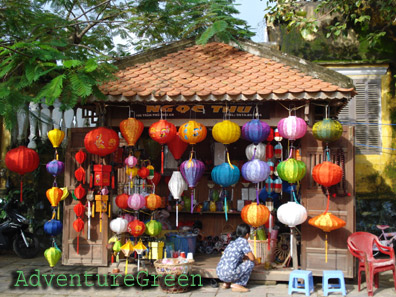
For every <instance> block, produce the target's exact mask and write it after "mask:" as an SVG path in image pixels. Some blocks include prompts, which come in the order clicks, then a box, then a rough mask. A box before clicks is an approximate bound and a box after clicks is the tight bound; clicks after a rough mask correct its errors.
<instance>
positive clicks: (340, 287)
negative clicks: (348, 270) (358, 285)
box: [322, 270, 346, 296]
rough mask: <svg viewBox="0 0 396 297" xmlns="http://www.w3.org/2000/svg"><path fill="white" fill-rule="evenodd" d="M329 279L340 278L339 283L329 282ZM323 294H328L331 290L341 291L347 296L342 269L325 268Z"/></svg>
mask: <svg viewBox="0 0 396 297" xmlns="http://www.w3.org/2000/svg"><path fill="white" fill-rule="evenodd" d="M329 279H338V280H339V282H338V284H329ZM322 287H323V296H327V295H328V294H329V292H341V293H342V295H343V296H346V288H345V279H344V273H343V272H342V271H341V270H325V271H323V279H322Z"/></svg>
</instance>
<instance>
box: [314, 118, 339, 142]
mask: <svg viewBox="0 0 396 297" xmlns="http://www.w3.org/2000/svg"><path fill="white" fill-rule="evenodd" d="M312 134H313V136H314V137H315V138H316V139H318V140H321V141H323V142H333V141H336V140H338V139H339V138H340V137H341V135H342V125H341V124H340V122H338V121H336V120H332V119H328V118H326V119H323V120H322V121H319V122H317V123H315V124H314V125H313V127H312Z"/></svg>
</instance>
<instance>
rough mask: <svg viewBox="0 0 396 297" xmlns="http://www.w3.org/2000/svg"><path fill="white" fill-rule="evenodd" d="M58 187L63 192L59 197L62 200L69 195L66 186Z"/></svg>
mask: <svg viewBox="0 0 396 297" xmlns="http://www.w3.org/2000/svg"><path fill="white" fill-rule="evenodd" d="M60 189H61V190H62V192H63V194H62V197H61V201H63V200H65V199H66V198H67V197H68V196H69V190H68V189H67V188H66V187H64V188H60Z"/></svg>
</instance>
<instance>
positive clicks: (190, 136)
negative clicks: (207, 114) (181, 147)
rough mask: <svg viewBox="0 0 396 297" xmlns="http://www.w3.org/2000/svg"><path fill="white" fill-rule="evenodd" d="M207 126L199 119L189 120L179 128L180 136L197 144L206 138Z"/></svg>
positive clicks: (190, 142) (185, 140)
mask: <svg viewBox="0 0 396 297" xmlns="http://www.w3.org/2000/svg"><path fill="white" fill-rule="evenodd" d="M206 134H207V130H206V127H205V126H204V125H202V124H200V123H198V122H197V121H188V122H187V123H184V124H183V125H181V126H180V128H179V137H180V139H181V140H183V141H184V142H187V143H189V144H196V143H198V142H201V141H202V140H204V139H205V138H206Z"/></svg>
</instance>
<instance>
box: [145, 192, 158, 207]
mask: <svg viewBox="0 0 396 297" xmlns="http://www.w3.org/2000/svg"><path fill="white" fill-rule="evenodd" d="M146 207H147V208H148V209H150V210H156V209H157V208H160V207H161V197H160V196H158V195H156V194H150V195H148V196H146Z"/></svg>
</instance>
